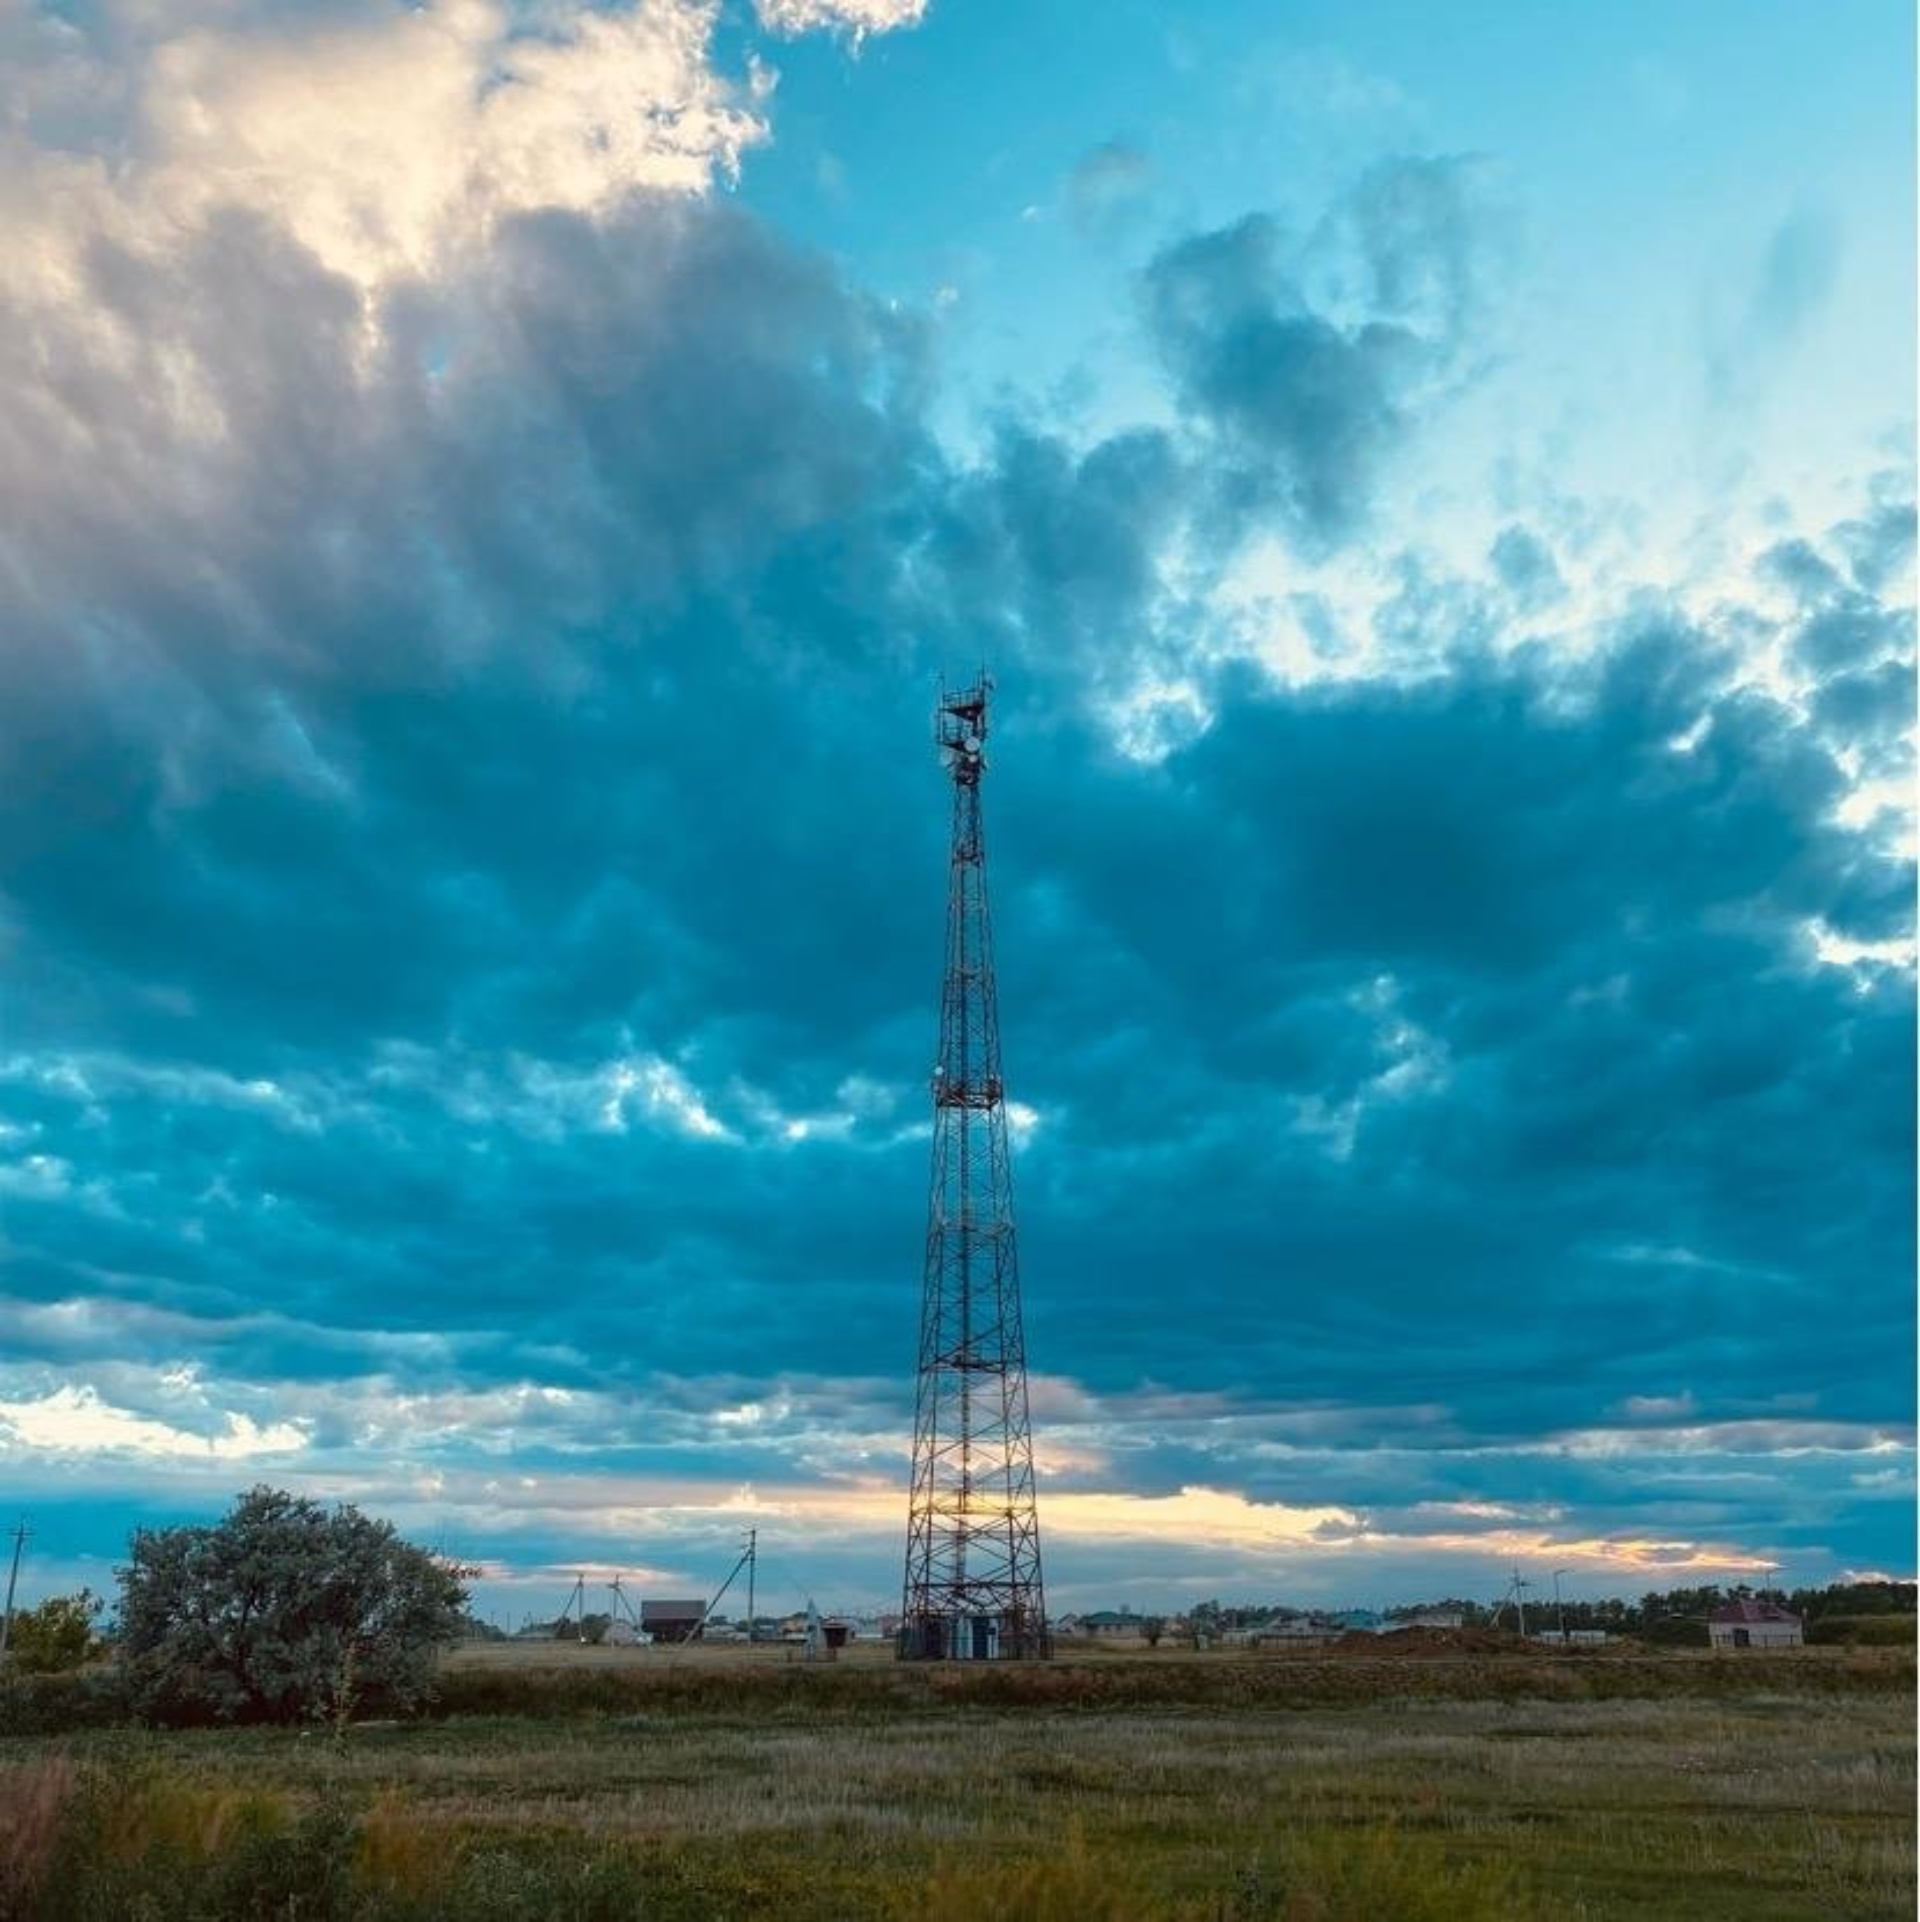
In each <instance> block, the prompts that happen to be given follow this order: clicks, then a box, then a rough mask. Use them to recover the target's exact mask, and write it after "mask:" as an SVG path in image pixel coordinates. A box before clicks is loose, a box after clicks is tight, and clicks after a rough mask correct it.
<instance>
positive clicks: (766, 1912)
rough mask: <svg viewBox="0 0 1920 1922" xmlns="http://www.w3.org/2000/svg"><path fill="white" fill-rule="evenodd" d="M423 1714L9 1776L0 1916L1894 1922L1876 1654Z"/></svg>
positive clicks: (96, 1735) (1904, 1771)
mask: <svg viewBox="0 0 1920 1922" xmlns="http://www.w3.org/2000/svg"><path fill="white" fill-rule="evenodd" d="M551 1659H552V1658H549V1660H551ZM448 1680H449V1684H450V1688H449V1694H450V1697H451V1699H453V1700H455V1701H461V1702H464V1703H465V1704H466V1707H467V1709H468V1710H469V1711H472V1710H474V1709H476V1708H482V1707H490V1709H491V1712H463V1713H461V1714H458V1715H450V1716H446V1717H444V1718H443V1719H439V1720H436V1721H429V1722H423V1723H413V1724H408V1725H404V1726H401V1725H393V1726H372V1725H370V1726H364V1727H360V1728H356V1729H353V1730H351V1731H350V1732H348V1733H347V1734H346V1735H345V1736H344V1737H343V1738H338V1739H336V1738H335V1737H333V1736H330V1735H327V1734H320V1733H316V1734H312V1735H299V1734H293V1733H289V1732H286V1731H281V1730H264V1729H262V1730H247V1731H232V1732H224V1733H222V1732H213V1731H205V1732H189V1733H177V1734H167V1735H161V1734H150V1733H142V1732H136V1731H126V1730H115V1731H100V1730H87V1731H82V1732H79V1733H76V1734H74V1735H72V1736H69V1737H66V1738H61V1739H58V1740H49V1739H47V1738H39V1737H36V1738H18V1739H14V1740H11V1741H8V1742H5V1743H0V1911H7V1910H8V1901H9V1897H8V1896H7V1893H6V1892H7V1891H8V1890H9V1889H11V1891H12V1894H11V1898H10V1899H11V1905H12V1906H11V1910H10V1911H8V1912H11V1913H17V1914H21V1915H24V1916H36V1917H39V1916H44V1917H46V1918H47V1919H48V1922H65V1918H95V1917H98V1918H102V1922H105V1919H106V1918H113V1922H120V1919H121V1918H151V1922H173V1919H174V1918H178V1919H179V1922H188V1919H189V1918H192V1922H200V1918H205V1919H206V1922H224V1918H226V1917H229V1916H261V1917H266V1916H280V1917H288V1918H296V1919H298V1922H322V1919H323V1918H327V1917H354V1918H369V1919H370V1922H371V1919H374V1918H396V1919H397V1918H410V1917H428V1916H438V1915H458V1916H460V1917H463V1918H473V1922H493V1919H495V1918H497V1919H498V1922H509V1919H513V1922H517V1919H518V1918H522V1917H526V1918H534V1917H538V1918H541V1919H542V1922H545V1919H546V1918H549V1917H552V1918H568V1917H577V1918H582V1919H583V1922H585V1919H586V1918H598V1917H602V1916H604V1917H608V1918H612V1917H623V1918H624V1917H630V1916H646V1917H653V1918H665V1919H666V1922H693V1919H694V1918H707V1917H722V1916H726V1917H741V1918H761V1917H764V1918H769V1922H771V1919H772V1918H780V1922H862V1919H864V1918H872V1922H887V1919H888V1918H907V1917H914V1918H923V1919H925V1922H940V1918H945V1917H953V1918H959V1917H962V1916H964V1917H966V1918H968V1922H980V1919H981V1918H1004V1919H1005V1922H1022V1918H1024V1919H1025V1922H1055V1919H1057V1922H1102V1919H1103V1918H1105V1919H1106V1922H1148V1919H1149V1918H1190V1919H1191V1922H1258V1919H1263V1918H1271V1919H1272V1922H1480V1919H1481V1918H1484V1919H1485V1922H1527V1919H1528V1918H1542V1919H1545V1918H1558V1917H1570V1918H1572V1917H1577V1918H1589V1919H1591V1922H1608V1919H1611V1918H1644V1919H1645V1922H1670V1919H1671V1918H1673V1917H1677V1916H1685V1917H1687V1918H1689V1922H1717V1919H1718V1918H1726V1919H1727V1922H1733V1919H1734V1918H1740V1922H1805V1918H1808V1917H1813V1916H1832V1917H1843V1918H1861V1922H1870V1919H1871V1918H1877V1917H1888V1918H1894V1917H1899V1918H1902V1919H1903V1922H1904V1918H1907V1917H1910V1916H1911V1915H1912V1914H1913V1912H1914V1853H1913V1810H1914V1741H1913V1699H1912V1689H1913V1660H1912V1657H1911V1655H1910V1654H1909V1653H1908V1652H1906V1651H1903V1650H1887V1651H1877V1650H1876V1651H1826V1650H1810V1651H1805V1652H1804V1653H1803V1654H1801V1655H1796V1656H1792V1657H1788V1658H1785V1659H1784V1660H1783V1659H1779V1658H1766V1657H1763V1658H1760V1659H1758V1660H1754V1659H1745V1660H1727V1659H1722V1658H1715V1657H1711V1656H1706V1655H1701V1656H1676V1657H1658V1658H1652V1659H1647V1660H1641V1659H1639V1658H1632V1657H1621V1658H1614V1659H1611V1660H1606V1661H1585V1662H1582V1661H1578V1660H1575V1659H1572V1658H1565V1657H1559V1656H1547V1657H1541V1656H1533V1655H1527V1656H1515V1657H1513V1658H1512V1659H1511V1661H1510V1663H1508V1664H1507V1665H1506V1666H1505V1667H1503V1666H1502V1664H1501V1663H1500V1662H1499V1661H1497V1660H1492V1661H1490V1660H1484V1659H1471V1660H1462V1661H1452V1662H1447V1661H1438V1662H1434V1661H1429V1662H1416V1661H1393V1660H1389V1659H1385V1658H1374V1657H1367V1658H1365V1659H1359V1660H1350V1661H1342V1660H1340V1659H1338V1658H1328V1659H1325V1660H1301V1659H1299V1658H1292V1657H1289V1658H1285V1659H1282V1660H1276V1661H1268V1662H1247V1661H1223V1660H1220V1659H1217V1658H1211V1657H1199V1658H1193V1659H1188V1660H1184V1661H1181V1660H1168V1659H1165V1658H1164V1657H1161V1658H1153V1659H1142V1660H1140V1661H1137V1662H1135V1661H1127V1660H1113V1659H1108V1660H1102V1661H1097V1662H1088V1663H1078V1664H1060V1665H1056V1666H1054V1667H1051V1668H1046V1669H1025V1668H1018V1669H1016V1668H1013V1667H1007V1668H1001V1669H987V1668H979V1669H973V1668H968V1669H948V1668H939V1667H911V1666H908V1667H901V1666H896V1665H893V1664H891V1663H881V1664H859V1663H846V1664H843V1665H837V1666H836V1667H835V1668H832V1669H817V1670H810V1669H807V1668H804V1667H802V1666H799V1665H794V1664H786V1663H781V1662H772V1661H768V1660H766V1659H765V1658H764V1654H763V1652H761V1651H755V1652H754V1653H753V1656H752V1657H751V1658H743V1659H741V1660H738V1661H735V1662H723V1661H718V1660H714V1659H711V1658H709V1659H705V1660H690V1661H672V1660H669V1661H660V1660H652V1659H648V1658H646V1657H640V1658H633V1657H630V1658H629V1660H628V1661H627V1662H626V1663H625V1664H624V1665H622V1664H620V1663H618V1662H613V1661H604V1662H592V1663H564V1665H556V1666H548V1667H540V1666H529V1665H527V1664H525V1663H514V1662H511V1661H508V1660H504V1659H502V1660H498V1661H495V1662H493V1663H491V1664H489V1663H484V1662H483V1663H473V1664H469V1665H466V1666H465V1667H463V1668H456V1669H455V1670H454V1672H453V1673H452V1674H451V1675H450V1676H449V1678H448ZM476 1695H478V1696H480V1697H482V1698H489V1699H488V1700H484V1701H481V1702H476V1701H475V1700H474V1699H473V1698H474V1697H475V1696H476ZM507 1696H511V1697H513V1698H514V1701H513V1704H512V1706H511V1708H509V1707H508V1706H506V1705H505V1704H503V1702H502V1701H501V1700H499V1699H491V1698H499V1697H507Z"/></svg>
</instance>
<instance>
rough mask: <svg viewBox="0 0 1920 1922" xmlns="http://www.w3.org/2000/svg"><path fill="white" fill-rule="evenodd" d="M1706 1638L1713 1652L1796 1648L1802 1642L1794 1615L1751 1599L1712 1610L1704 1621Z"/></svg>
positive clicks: (1745, 1597) (1737, 1601) (1743, 1599)
mask: <svg viewBox="0 0 1920 1922" xmlns="http://www.w3.org/2000/svg"><path fill="white" fill-rule="evenodd" d="M1707 1636H1708V1639H1709V1640H1710V1641H1711V1642H1712V1643H1713V1646H1714V1647H1715V1648H1798V1647H1799V1646H1800V1645H1801V1644H1802V1643H1803V1642H1804V1641H1805V1640H1806V1636H1805V1635H1804V1633H1802V1631H1801V1627H1800V1617H1799V1616H1798V1615H1795V1614H1794V1613H1792V1611H1791V1610H1789V1609H1784V1608H1782V1607H1781V1606H1780V1605H1779V1604H1778V1603H1777V1602H1757V1601H1755V1600H1754V1599H1753V1597H1752V1596H1751V1595H1742V1596H1740V1597H1739V1598H1738V1599H1737V1600H1735V1601H1731V1602H1728V1603H1727V1604H1726V1606H1725V1607H1724V1608H1716V1609H1715V1610H1714V1611H1713V1613H1712V1614H1711V1615H1709V1616H1708V1617H1707Z"/></svg>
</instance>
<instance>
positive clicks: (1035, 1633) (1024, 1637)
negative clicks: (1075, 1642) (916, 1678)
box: [895, 1614, 1053, 1662]
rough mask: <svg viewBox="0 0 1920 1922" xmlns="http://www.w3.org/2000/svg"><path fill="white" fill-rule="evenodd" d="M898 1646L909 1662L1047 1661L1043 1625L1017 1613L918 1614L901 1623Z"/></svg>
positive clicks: (1048, 1644) (1048, 1648) (1048, 1647)
mask: <svg viewBox="0 0 1920 1922" xmlns="http://www.w3.org/2000/svg"><path fill="white" fill-rule="evenodd" d="M895 1649H896V1651H897V1653H898V1654H899V1656H900V1659H901V1660H902V1661H907V1662H1000V1661H1045V1660H1046V1659H1047V1658H1048V1657H1049V1656H1050V1655H1052V1653H1053V1648H1052V1646H1051V1641H1050V1638H1049V1637H1048V1635H1047V1632H1046V1630H1045V1628H1044V1627H1037V1626H1036V1625H1034V1624H1032V1623H1029V1622H1027V1621H1025V1620H1024V1619H1022V1618H1021V1617H1020V1616H1019V1615H1017V1614H1006V1615H916V1616H910V1617H909V1618H908V1619H907V1620H906V1621H904V1622H902V1623H901V1624H900V1635H899V1639H898V1641H897V1642H896V1643H895Z"/></svg>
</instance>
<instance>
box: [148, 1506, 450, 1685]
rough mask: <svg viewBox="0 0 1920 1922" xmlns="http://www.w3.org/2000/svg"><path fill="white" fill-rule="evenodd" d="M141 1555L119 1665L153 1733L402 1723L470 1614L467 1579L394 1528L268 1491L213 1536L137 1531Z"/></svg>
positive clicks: (196, 1531)
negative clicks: (166, 1725)
mask: <svg viewBox="0 0 1920 1922" xmlns="http://www.w3.org/2000/svg"><path fill="white" fill-rule="evenodd" d="M132 1554H133V1559H132V1562H131V1564H130V1565H129V1566H128V1567H126V1568H124V1569H122V1570H121V1572H120V1574H121V1583H122V1601H121V1611H120V1613H121V1626H122V1636H121V1657H122V1661H123V1663H124V1665H125V1669H126V1674H127V1679H128V1685H129V1688H130V1690H131V1692H132V1696H133V1700H134V1703H135V1705H136V1707H137V1708H138V1709H139V1711H140V1712H141V1713H142V1714H144V1715H145V1716H147V1717H148V1718H149V1719H151V1720H154V1721H161V1722H170V1723H204V1722H290V1721H299V1720H304V1719H310V1718H319V1717H325V1718H328V1719H332V1720H336V1721H345V1720H346V1719H347V1718H348V1717H350V1716H351V1715H353V1714H354V1713H355V1712H356V1711H358V1710H361V1709H367V1710H371V1711H373V1712H376V1713H399V1712H406V1711H409V1710H411V1709H414V1708H416V1707H418V1706H419V1704H420V1703H421V1702H422V1701H423V1700H424V1699H425V1697H426V1696H427V1694H428V1692H429V1690H430V1687H431V1684H432V1678H433V1670H434V1664H435V1661H436V1658H437V1656H438V1652H439V1649H440V1647H441V1646H442V1644H444V1643H446V1642H449V1641H452V1640H454V1639H455V1638H456V1637H457V1636H458V1635H459V1632H460V1625H461V1621H462V1619H463V1616H464V1611H465V1607H466V1590H465V1588H464V1586H463V1585H462V1571H461V1570H459V1569H457V1568H453V1567H450V1566H449V1565H448V1564H446V1563H445V1562H443V1561H441V1560H440V1559H439V1558H438V1557H436V1556H433V1555H430V1554H428V1553H427V1551H426V1550H425V1549H421V1548H415V1547H412V1546H411V1545H410V1544H408V1543H406V1542H403V1541H401V1540H400V1538H399V1537H398V1536H397V1535H396V1534H395V1533H394V1531H393V1528H392V1527H391V1525H390V1524H388V1523H386V1522H377V1521H373V1520H371V1519H369V1518H368V1517H367V1516H365V1515H362V1514H361V1513H360V1512H359V1510H358V1509H355V1508H352V1507H349V1506H342V1507H340V1508H338V1509H334V1510H331V1511H329V1510H328V1509H326V1508H323V1507H322V1506H321V1505H320V1504H319V1503H317V1502H312V1501H307V1500H304V1499H301V1498H299V1497H296V1496H293V1495H286V1494H282V1493H280V1492H279V1491H277V1490H274V1489H270V1488H256V1489H254V1490H253V1492H252V1493H251V1494H248V1495H243V1496H242V1497H241V1498H240V1499H239V1501H238V1502H236V1503H235V1504H234V1508H233V1512H232V1513H231V1514H230V1515H229V1516H228V1517H227V1518H226V1519H225V1520H224V1521H222V1522H220V1523H218V1524H217V1525H216V1526H214V1527H211V1528H168V1529H158V1530H151V1529H142V1530H141V1531H140V1532H139V1533H138V1534H136V1535H135V1536H134V1538H133V1551H132Z"/></svg>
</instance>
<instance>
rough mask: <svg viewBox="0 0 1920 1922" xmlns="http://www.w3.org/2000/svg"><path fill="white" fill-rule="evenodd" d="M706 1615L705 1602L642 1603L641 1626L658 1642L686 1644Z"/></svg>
mask: <svg viewBox="0 0 1920 1922" xmlns="http://www.w3.org/2000/svg"><path fill="white" fill-rule="evenodd" d="M706 1614H707V1605H706V1603H705V1602H642V1603H641V1604H640V1626H641V1628H642V1630H643V1631H644V1632H645V1633H646V1634H648V1635H650V1636H651V1637H652V1638H653V1639H654V1640H655V1641H656V1642H684V1641H686V1640H687V1639H688V1637H689V1636H691V1635H692V1633H693V1631H694V1630H695V1629H696V1628H698V1627H699V1626H700V1624H701V1623H702V1622H703V1621H704V1620H705V1619H706Z"/></svg>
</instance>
